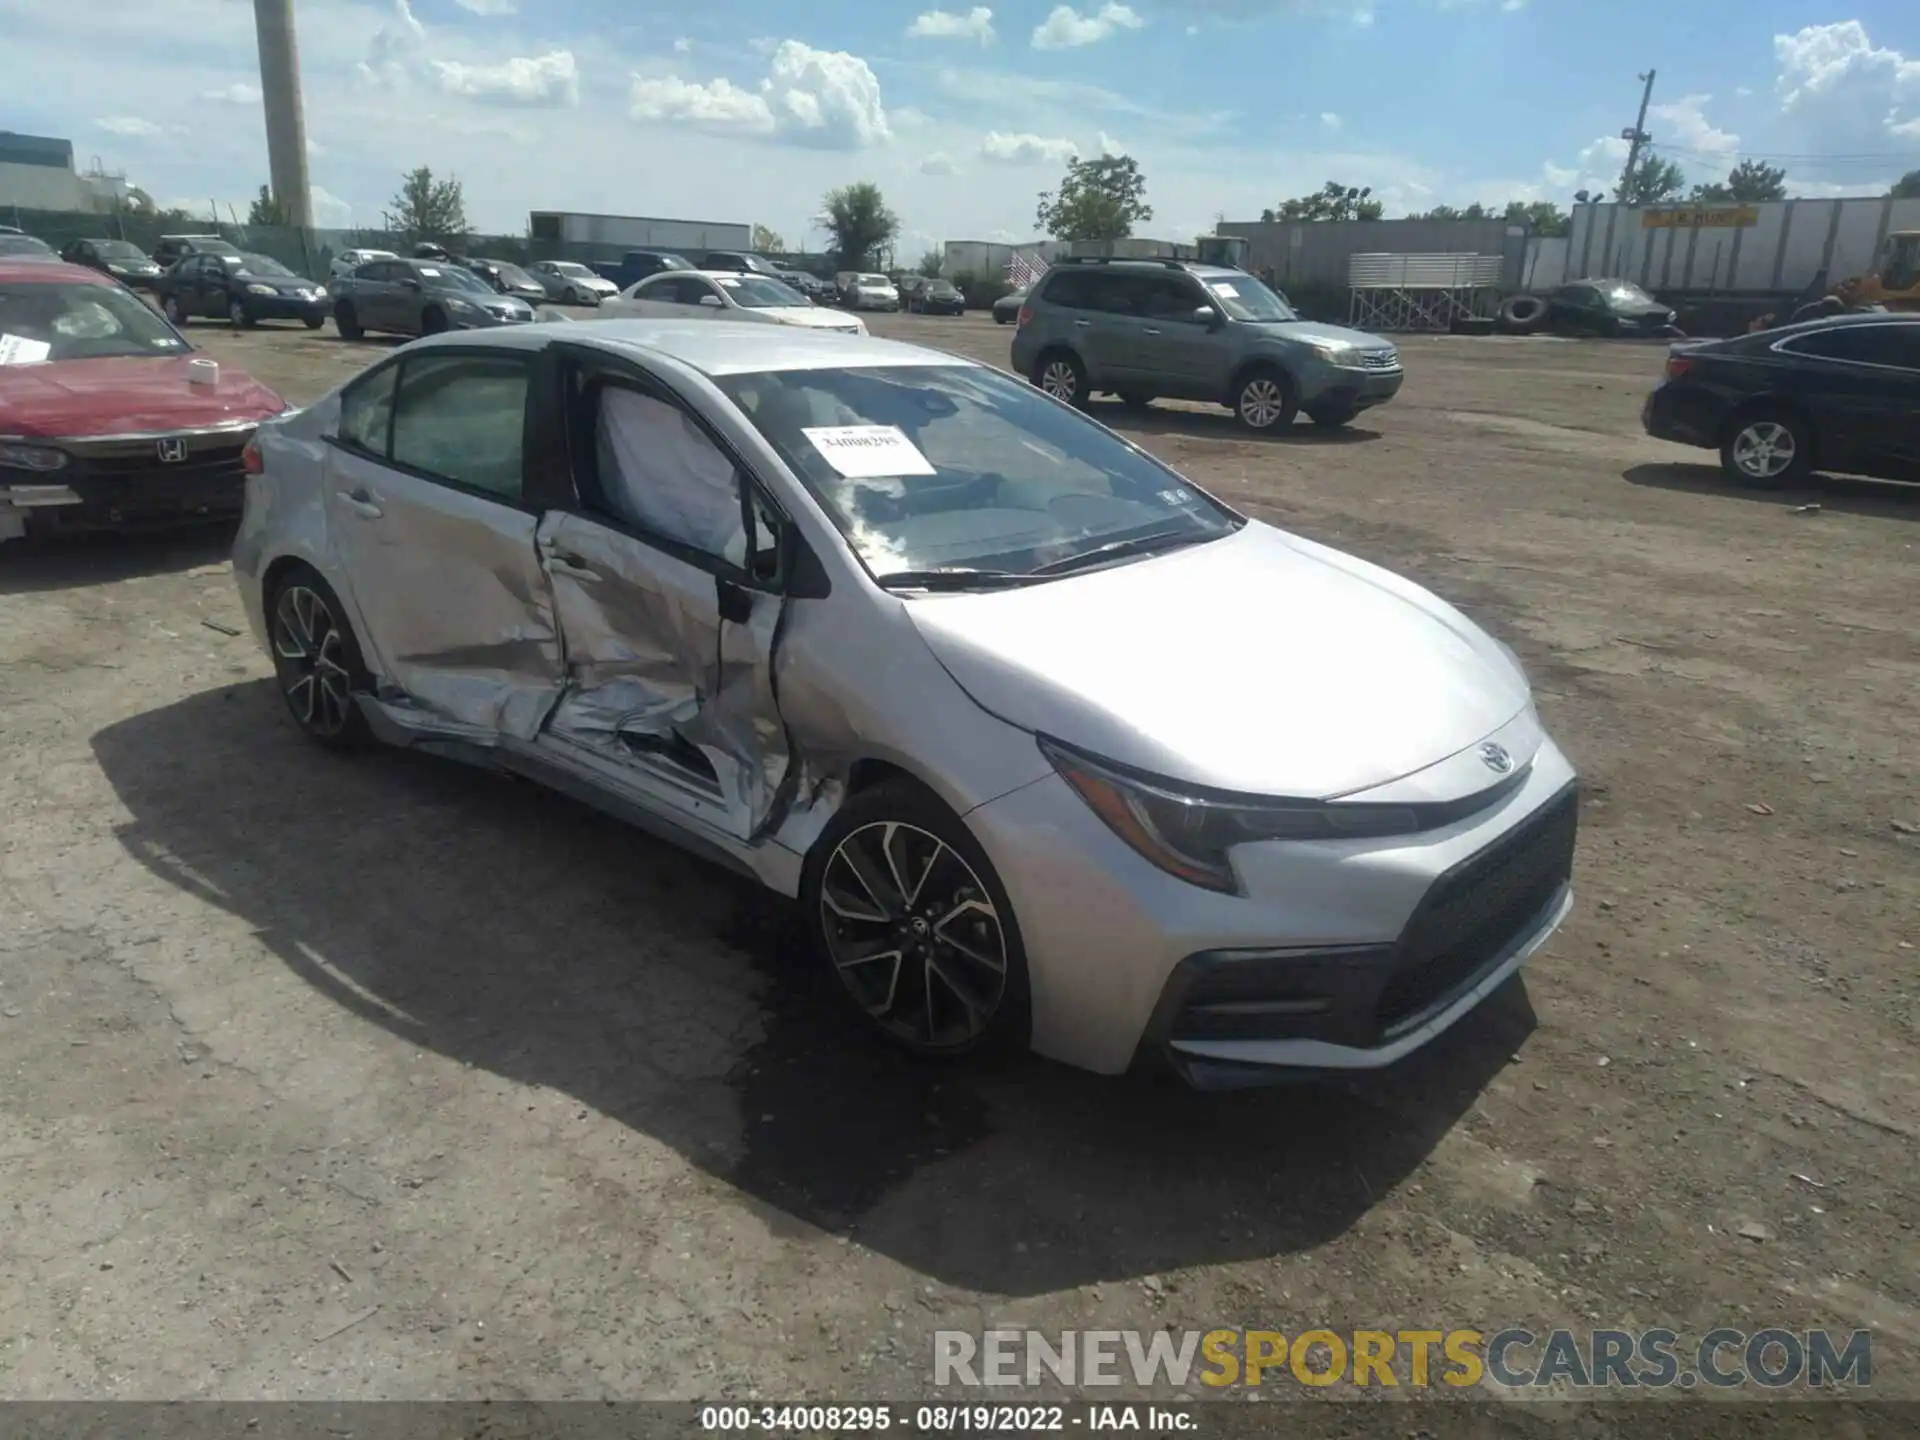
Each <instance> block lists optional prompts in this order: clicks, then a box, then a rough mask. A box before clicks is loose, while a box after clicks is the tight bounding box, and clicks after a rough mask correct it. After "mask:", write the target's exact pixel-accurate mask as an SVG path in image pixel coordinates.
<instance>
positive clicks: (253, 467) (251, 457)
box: [240, 438, 267, 475]
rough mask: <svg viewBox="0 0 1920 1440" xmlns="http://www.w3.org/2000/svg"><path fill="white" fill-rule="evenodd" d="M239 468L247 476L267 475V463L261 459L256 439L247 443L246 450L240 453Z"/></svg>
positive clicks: (258, 443)
mask: <svg viewBox="0 0 1920 1440" xmlns="http://www.w3.org/2000/svg"><path fill="white" fill-rule="evenodd" d="M240 467H241V468H242V469H243V470H245V471H246V472H247V474H249V475H264V474H266V473H267V462H266V461H265V460H264V459H262V458H261V455H260V441H259V439H258V438H255V439H252V440H249V441H247V444H246V448H245V449H243V450H242V451H241V452H240Z"/></svg>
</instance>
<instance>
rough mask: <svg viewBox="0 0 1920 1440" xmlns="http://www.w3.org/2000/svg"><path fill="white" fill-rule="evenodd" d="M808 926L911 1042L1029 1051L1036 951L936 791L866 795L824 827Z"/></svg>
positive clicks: (806, 904) (939, 1049) (871, 1017)
mask: <svg viewBox="0 0 1920 1440" xmlns="http://www.w3.org/2000/svg"><path fill="white" fill-rule="evenodd" d="M801 902H802V907H803V911H804V914H805V917H806V924H807V928H808V930H809V932H810V933H811V935H812V938H813V940H814V942H815V945H816V946H817V948H818V951H819V953H820V955H821V957H822V958H823V959H824V960H825V962H826V964H827V966H828V968H829V969H830V970H831V971H832V972H833V974H834V976H835V978H836V980H837V981H838V985H839V988H840V991H841V992H842V993H843V994H845V995H846V996H847V998H848V999H849V1000H851V1001H852V1002H853V1004H854V1006H855V1008H856V1009H857V1011H858V1012H859V1014H860V1015H861V1016H862V1017H864V1019H865V1021H866V1023H867V1024H868V1025H870V1026H872V1027H873V1028H874V1029H876V1030H878V1031H879V1032H880V1034H882V1035H884V1036H885V1037H886V1038H887V1039H888V1040H890V1041H892V1042H893V1043H894V1044H895V1045H898V1046H900V1047H901V1048H903V1049H906V1050H909V1051H911V1052H913V1053H914V1054H917V1055H924V1056H935V1057H945V1056H957V1055H963V1054H967V1053H969V1052H972V1051H977V1050H983V1049H997V1048H1001V1047H1009V1048H1011V1047H1018V1046H1024V1045H1025V1044H1026V1041H1027V1037H1028V1034H1029V1027H1030V1018H1029V1017H1030V1003H1029V991H1028V983H1027V965H1026V953H1025V951H1024V949H1023V947H1022V945H1021V943H1020V933H1019V927H1018V926H1017V925H1016V924H1015V923H1014V918H1013V907H1012V904H1011V902H1010V901H1009V900H1008V899H1007V896H1006V892H1005V890H1004V889H1002V887H1001V885H1000V881H999V878H998V877H997V876H996V875H995V874H994V870H993V866H992V864H991V863H990V862H989V861H988V859H987V856H986V852H985V851H983V850H982V849H981V848H980V845H979V842H978V841H976V840H975V839H974V838H973V835H972V833H971V832H970V831H969V830H968V829H967V827H966V825H965V824H964V823H963V822H962V821H961V820H959V819H958V818H957V817H956V816H955V815H954V814H953V812H952V811H950V810H949V809H948V808H947V807H946V806H945V805H944V804H942V803H941V801H940V800H939V799H938V798H937V797H935V796H934V795H933V794H932V793H931V792H930V791H927V790H925V789H923V788H922V787H920V786H919V785H917V784H914V783H912V782H909V781H894V782H889V783H887V784H884V785H879V786H876V787H874V788H873V789H871V790H865V791H862V792H860V793H859V794H857V795H855V796H854V797H853V798H852V799H851V800H849V801H848V802H847V803H846V804H845V805H844V806H842V807H841V809H840V811H839V813H837V814H836V815H835V816H834V817H833V819H832V820H831V821H829V822H828V824H827V828H826V830H825V831H823V832H822V834H821V836H820V839H819V841H818V842H817V843H816V844H815V846H814V848H813V851H812V853H811V854H810V855H809V856H808V860H807V867H806V872H805V874H804V876H803V877H802V881H801Z"/></svg>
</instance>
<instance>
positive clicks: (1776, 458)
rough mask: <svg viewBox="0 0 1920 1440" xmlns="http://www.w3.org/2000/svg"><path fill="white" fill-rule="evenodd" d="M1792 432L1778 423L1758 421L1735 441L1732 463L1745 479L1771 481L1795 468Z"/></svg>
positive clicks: (1736, 437) (1742, 432)
mask: <svg viewBox="0 0 1920 1440" xmlns="http://www.w3.org/2000/svg"><path fill="white" fill-rule="evenodd" d="M1796 449H1797V447H1796V446H1795V445H1794V442H1793V432H1792V431H1791V430H1789V429H1788V428H1787V427H1786V426H1784V425H1782V424H1781V423H1780V422H1779V421H1777V420H1756V421H1754V422H1753V424H1751V425H1749V426H1747V428H1746V429H1744V430H1742V431H1741V432H1740V433H1739V434H1738V435H1737V436H1735V437H1734V441H1733V463H1734V465H1735V466H1736V467H1737V468H1738V469H1739V471H1740V473H1741V474H1743V475H1751V476H1753V478H1754V479H1756V480H1772V479H1774V478H1775V477H1777V476H1779V475H1782V474H1784V473H1786V470H1787V467H1788V466H1790V465H1792V464H1793V457H1794V454H1795V451H1796Z"/></svg>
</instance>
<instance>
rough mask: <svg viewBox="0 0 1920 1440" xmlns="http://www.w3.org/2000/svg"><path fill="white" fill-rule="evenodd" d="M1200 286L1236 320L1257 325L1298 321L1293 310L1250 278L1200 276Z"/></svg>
mask: <svg viewBox="0 0 1920 1440" xmlns="http://www.w3.org/2000/svg"><path fill="white" fill-rule="evenodd" d="M1200 283H1201V284H1203V285H1205V286H1206V287H1207V293H1208V294H1209V295H1211V296H1212V297H1213V303H1214V304H1216V305H1218V306H1219V307H1220V308H1221V309H1222V310H1224V311H1226V313H1227V314H1228V315H1229V316H1231V317H1232V318H1233V319H1235V320H1246V321H1251V322H1253V323H1256V324H1258V323H1260V322H1263V321H1264V322H1268V323H1273V322H1278V321H1282V320H1298V319H1299V318H1300V317H1299V316H1298V315H1296V314H1295V313H1294V312H1293V307H1292V306H1290V305H1288V304H1287V302H1286V301H1284V300H1282V299H1281V298H1280V297H1279V296H1278V295H1276V294H1274V293H1273V291H1271V290H1269V289H1268V288H1267V287H1266V286H1265V285H1264V284H1262V283H1261V282H1260V281H1258V280H1256V279H1254V277H1253V276H1251V275H1233V276H1217V275H1203V276H1201V277H1200Z"/></svg>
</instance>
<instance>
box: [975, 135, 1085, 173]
mask: <svg viewBox="0 0 1920 1440" xmlns="http://www.w3.org/2000/svg"><path fill="white" fill-rule="evenodd" d="M980 155H981V158H982V159H986V160H991V161H993V162H994V164H996V165H1042V164H1052V165H1064V164H1065V163H1066V162H1067V161H1069V160H1075V159H1078V158H1079V155H1080V147H1079V146H1078V145H1075V144H1074V143H1073V141H1071V140H1051V139H1048V138H1047V137H1046V136H1044V135H1003V134H1001V132H1000V131H998V130H995V131H993V132H992V133H991V134H989V135H988V136H987V137H986V138H985V139H984V140H982V141H981V142H980Z"/></svg>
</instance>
